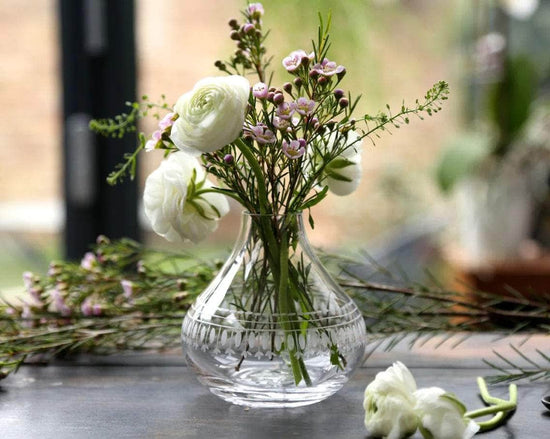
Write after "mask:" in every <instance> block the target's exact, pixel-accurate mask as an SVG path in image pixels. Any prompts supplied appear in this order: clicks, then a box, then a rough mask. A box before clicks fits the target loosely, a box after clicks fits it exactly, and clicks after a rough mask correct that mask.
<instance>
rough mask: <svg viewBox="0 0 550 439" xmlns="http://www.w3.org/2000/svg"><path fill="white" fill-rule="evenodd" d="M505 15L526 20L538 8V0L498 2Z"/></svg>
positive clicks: (505, 0) (503, 0)
mask: <svg viewBox="0 0 550 439" xmlns="http://www.w3.org/2000/svg"><path fill="white" fill-rule="evenodd" d="M499 2H500V6H501V7H502V9H504V11H506V13H507V14H508V15H510V16H512V17H514V18H516V19H518V20H527V19H529V18H531V16H532V15H533V14H534V13H535V11H536V10H537V8H538V7H539V0H500V1H499Z"/></svg>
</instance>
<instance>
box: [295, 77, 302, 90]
mask: <svg viewBox="0 0 550 439" xmlns="http://www.w3.org/2000/svg"><path fill="white" fill-rule="evenodd" d="M294 85H295V86H296V87H298V88H300V87H301V86H302V85H303V81H302V78H295V79H294Z"/></svg>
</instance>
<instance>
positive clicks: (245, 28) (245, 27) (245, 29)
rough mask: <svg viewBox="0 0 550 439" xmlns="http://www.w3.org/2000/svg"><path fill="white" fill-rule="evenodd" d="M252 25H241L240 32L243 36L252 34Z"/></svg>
mask: <svg viewBox="0 0 550 439" xmlns="http://www.w3.org/2000/svg"><path fill="white" fill-rule="evenodd" d="M254 29H255V28H254V25H253V24H252V23H245V24H243V27H242V28H241V30H242V32H244V33H245V34H249V33H251V32H254Z"/></svg>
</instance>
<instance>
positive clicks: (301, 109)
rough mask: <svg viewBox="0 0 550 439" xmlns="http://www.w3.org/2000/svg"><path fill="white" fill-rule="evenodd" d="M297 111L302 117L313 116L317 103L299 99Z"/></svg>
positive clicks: (296, 106)
mask: <svg viewBox="0 0 550 439" xmlns="http://www.w3.org/2000/svg"><path fill="white" fill-rule="evenodd" d="M295 108H296V111H297V112H298V113H299V114H301V115H302V116H311V114H312V113H313V109H314V108H315V101H312V100H311V99H308V98H303V97H302V98H298V100H297V101H296V105H295Z"/></svg>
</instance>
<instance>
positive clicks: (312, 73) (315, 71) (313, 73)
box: [309, 70, 319, 79]
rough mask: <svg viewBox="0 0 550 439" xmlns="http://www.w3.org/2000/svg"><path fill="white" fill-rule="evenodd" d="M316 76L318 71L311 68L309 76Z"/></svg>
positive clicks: (313, 77)
mask: <svg viewBox="0 0 550 439" xmlns="http://www.w3.org/2000/svg"><path fill="white" fill-rule="evenodd" d="M317 76H319V72H318V71H317V70H311V71H310V72H309V77H310V78H312V79H315V78H317Z"/></svg>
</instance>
